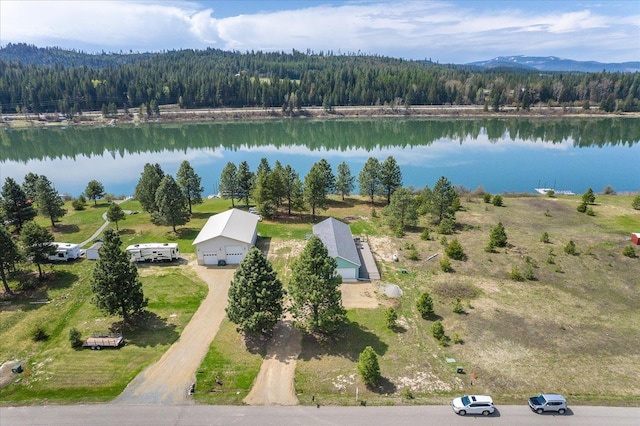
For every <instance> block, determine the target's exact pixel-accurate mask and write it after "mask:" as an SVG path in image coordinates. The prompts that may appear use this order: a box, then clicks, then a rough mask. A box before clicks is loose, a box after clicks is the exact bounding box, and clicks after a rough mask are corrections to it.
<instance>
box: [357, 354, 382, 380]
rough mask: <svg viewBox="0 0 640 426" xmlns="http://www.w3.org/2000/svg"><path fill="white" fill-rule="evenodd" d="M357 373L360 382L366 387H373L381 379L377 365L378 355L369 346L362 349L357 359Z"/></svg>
mask: <svg viewBox="0 0 640 426" xmlns="http://www.w3.org/2000/svg"><path fill="white" fill-rule="evenodd" d="M357 368H358V373H359V374H360V376H361V377H362V381H363V382H364V383H365V385H367V386H373V385H375V384H376V383H378V381H379V380H380V378H381V375H380V365H379V364H378V355H377V354H376V352H375V351H374V350H373V348H372V347H371V346H367V347H366V348H364V351H362V353H361V354H360V358H359V359H358V366H357Z"/></svg>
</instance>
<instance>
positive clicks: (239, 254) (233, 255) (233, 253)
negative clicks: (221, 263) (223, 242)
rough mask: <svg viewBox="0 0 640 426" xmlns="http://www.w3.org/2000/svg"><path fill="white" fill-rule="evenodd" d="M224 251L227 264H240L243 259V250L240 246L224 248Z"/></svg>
mask: <svg viewBox="0 0 640 426" xmlns="http://www.w3.org/2000/svg"><path fill="white" fill-rule="evenodd" d="M224 251H225V253H226V255H227V263H229V264H232V265H235V264H238V263H240V262H242V259H243V258H244V250H242V246H226V247H225V248H224Z"/></svg>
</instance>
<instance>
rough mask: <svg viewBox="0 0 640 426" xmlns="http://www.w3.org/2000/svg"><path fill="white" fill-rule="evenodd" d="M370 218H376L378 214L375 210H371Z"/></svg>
mask: <svg viewBox="0 0 640 426" xmlns="http://www.w3.org/2000/svg"><path fill="white" fill-rule="evenodd" d="M371 217H378V212H377V211H376V209H371Z"/></svg>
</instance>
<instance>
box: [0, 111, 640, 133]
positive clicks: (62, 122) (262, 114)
mask: <svg viewBox="0 0 640 426" xmlns="http://www.w3.org/2000/svg"><path fill="white" fill-rule="evenodd" d="M2 117H3V118H2V122H1V123H0V126H2V127H4V128H24V127H46V126H105V125H107V126H115V125H118V124H142V123H161V122H166V123H180V122H207V121H239V120H274V119H276V120H277V119H322V120H335V119H348V118H360V119H362V118H393V117H399V118H459V119H482V118H505V119H506V118H540V119H573V118H640V112H630V113H605V112H601V111H599V110H597V109H591V110H584V109H583V108H582V107H548V106H545V107H532V108H531V110H529V111H524V110H518V109H517V108H515V107H504V108H503V109H502V110H501V111H500V112H493V111H485V110H484V106H480V105H462V106H460V105H435V106H430V105H429V106H427V105H416V106H411V107H408V108H405V107H404V106H402V107H396V108H394V107H390V106H341V107H334V108H332V110H331V111H326V110H325V109H324V108H323V107H308V108H303V109H301V110H300V111H297V112H294V113H289V112H284V111H282V109H277V108H269V109H265V108H253V107H252V108H216V109H213V108H208V109H180V108H179V107H178V106H176V105H169V106H163V107H161V108H160V115H159V116H151V117H148V118H140V117H139V111H138V109H137V108H132V109H130V110H129V111H128V113H125V112H124V111H123V110H119V111H118V115H117V117H113V116H110V117H104V116H103V115H102V113H101V112H100V111H88V112H84V113H82V115H76V116H74V117H73V118H72V119H67V118H66V117H63V116H60V115H59V114H38V115H34V114H32V115H24V114H2Z"/></svg>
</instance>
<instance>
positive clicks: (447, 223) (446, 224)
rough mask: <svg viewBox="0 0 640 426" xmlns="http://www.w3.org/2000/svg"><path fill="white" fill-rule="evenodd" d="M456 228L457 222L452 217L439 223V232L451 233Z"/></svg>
mask: <svg viewBox="0 0 640 426" xmlns="http://www.w3.org/2000/svg"><path fill="white" fill-rule="evenodd" d="M455 229H456V222H455V220H454V219H452V218H450V217H446V218H444V219H442V221H441V222H440V225H438V232H439V233H441V234H444V235H451V234H453V232H454V231H455Z"/></svg>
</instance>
